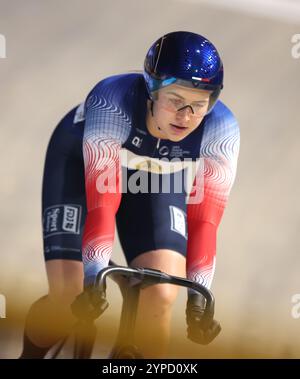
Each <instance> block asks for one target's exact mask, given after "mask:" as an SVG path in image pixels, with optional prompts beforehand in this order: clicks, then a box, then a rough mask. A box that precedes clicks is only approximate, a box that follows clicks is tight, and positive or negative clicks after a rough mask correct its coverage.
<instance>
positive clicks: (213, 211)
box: [187, 112, 239, 288]
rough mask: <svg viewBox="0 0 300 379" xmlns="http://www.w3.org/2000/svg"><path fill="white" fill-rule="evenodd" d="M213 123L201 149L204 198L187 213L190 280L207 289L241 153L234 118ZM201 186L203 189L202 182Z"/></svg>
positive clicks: (201, 182) (188, 273)
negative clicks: (220, 226)
mask: <svg viewBox="0 0 300 379" xmlns="http://www.w3.org/2000/svg"><path fill="white" fill-rule="evenodd" d="M214 123H215V125H214V128H215V132H214V130H210V133H207V134H209V135H208V137H206V136H204V137H203V143H202V148H201V151H202V154H201V155H202V157H203V159H204V194H203V195H204V197H203V200H202V201H201V202H200V203H196V204H192V203H189V204H188V209H187V219H188V248H187V249H188V250H187V276H188V278H189V279H191V280H194V281H197V282H199V283H201V284H203V285H205V286H206V287H207V288H210V286H211V283H212V279H213V275H214V268H215V257H216V239H217V228H218V226H219V224H220V222H221V219H222V215H223V212H224V209H225V207H226V204H227V201H228V197H229V193H230V190H231V188H232V185H233V182H234V179H235V174H236V166H237V158H238V152H239V128H238V125H237V122H236V120H235V118H234V116H233V115H232V114H231V113H228V112H227V114H226V117H222V118H220V119H217V120H216V121H215V122H214ZM202 167H203V166H202ZM202 170H203V169H202ZM198 174H199V175H201V172H199V173H198ZM198 183H200V184H198V185H203V180H201V179H200V180H199V181H198ZM196 185H197V181H196V180H195V182H194V186H196ZM194 189H195V187H194Z"/></svg>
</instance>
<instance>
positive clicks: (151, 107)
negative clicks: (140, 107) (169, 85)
mask: <svg viewBox="0 0 300 379" xmlns="http://www.w3.org/2000/svg"><path fill="white" fill-rule="evenodd" d="M153 104H154V103H153V100H151V105H150V110H151V115H152V117H153Z"/></svg>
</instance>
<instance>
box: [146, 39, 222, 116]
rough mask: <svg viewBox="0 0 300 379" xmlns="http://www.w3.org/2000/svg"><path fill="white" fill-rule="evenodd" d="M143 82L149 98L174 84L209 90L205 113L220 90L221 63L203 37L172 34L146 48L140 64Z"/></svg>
mask: <svg viewBox="0 0 300 379" xmlns="http://www.w3.org/2000/svg"><path fill="white" fill-rule="evenodd" d="M144 78H145V81H146V85H147V89H148V92H149V96H150V98H151V99H153V92H155V91H157V90H158V89H160V88H162V87H165V86H168V85H170V84H173V83H176V84H179V85H183V86H185V87H190V88H199V89H202V90H210V91H213V93H212V94H211V96H210V104H209V109H211V107H212V106H213V104H214V103H215V102H216V100H217V98H218V96H219V94H220V91H221V89H222V88H223V63H222V60H221V58H220V56H219V54H218V52H217V49H216V48H215V47H214V45H213V44H212V43H211V42H210V41H209V40H208V39H206V38H205V37H203V36H201V35H199V34H195V33H190V32H172V33H168V34H165V35H164V36H163V37H161V38H159V39H158V40H157V41H155V42H154V44H153V45H152V46H151V47H150V49H149V51H148V53H147V55H146V58H145V63H144Z"/></svg>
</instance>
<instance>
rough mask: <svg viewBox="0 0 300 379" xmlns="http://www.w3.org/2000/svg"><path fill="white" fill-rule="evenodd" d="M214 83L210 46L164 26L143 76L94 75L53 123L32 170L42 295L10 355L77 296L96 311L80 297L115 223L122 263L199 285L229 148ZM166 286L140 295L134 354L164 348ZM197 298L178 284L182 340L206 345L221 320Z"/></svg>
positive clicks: (41, 352) (224, 188) (211, 248)
mask: <svg viewBox="0 0 300 379" xmlns="http://www.w3.org/2000/svg"><path fill="white" fill-rule="evenodd" d="M222 87H223V64H222V60H221V58H220V56H219V54H218V52H217V50H216V48H215V47H214V45H213V44H212V43H211V42H210V41H209V40H208V39H206V38H205V37H203V36H201V35H199V34H195V33H191V32H185V31H178V32H172V33H168V34H166V35H164V36H162V37H161V38H159V39H158V40H157V41H155V42H154V43H153V45H152V46H151V47H150V49H149V51H148V53H147V55H146V58H145V63H144V72H143V74H141V73H127V74H122V75H116V76H112V77H108V78H106V79H104V80H101V81H100V82H99V83H98V84H97V85H96V86H95V87H94V88H93V89H92V90H91V92H90V93H89V94H88V96H87V98H86V100H85V102H84V103H83V104H81V105H79V106H77V107H75V108H74V109H73V110H71V111H70V112H69V113H68V114H67V115H66V116H65V117H64V118H63V119H62V120H61V121H60V123H59V125H58V126H57V127H56V129H55V130H54V133H53V135H52V137H51V139H50V142H49V146H48V150H47V155H46V161H45V169H44V178H43V200H42V205H43V232H44V255H45V260H46V270H47V275H48V281H49V294H48V295H47V296H44V297H43V298H41V299H39V300H38V301H36V302H35V303H34V304H33V305H32V307H31V309H30V311H29V314H28V316H27V320H26V326H25V333H24V349H23V353H22V355H21V358H42V357H44V356H45V354H46V352H47V351H48V350H49V349H50V347H51V346H53V344H54V343H56V342H57V341H58V339H59V338H61V337H62V336H63V335H64V334H65V333H66V332H67V330H68V328H69V327H70V326H71V325H72V324H73V322H74V320H73V314H72V312H71V309H70V305H71V304H72V303H73V301H74V299H75V298H76V297H77V302H79V303H80V302H83V303H84V301H83V299H85V300H87V301H88V302H89V303H92V307H93V308H95V309H96V308H98V310H99V313H101V312H102V311H103V309H105V307H106V306H107V304H106V300H105V299H104V298H101V299H100V300H99V301H98V303H97V304H96V303H95V302H94V301H93V300H92V298H93V297H92V296H91V294H93V284H94V280H95V276H96V274H97V273H98V272H99V271H100V270H101V269H102V268H104V267H106V266H107V265H108V263H109V259H110V257H111V253H112V245H113V241H114V226H115V221H116V223H117V228H118V233H119V238H120V242H121V245H122V249H123V251H124V254H125V257H126V260H127V263H128V265H130V266H132V267H138V266H141V267H149V268H154V269H159V270H162V271H164V272H167V273H168V274H171V275H176V276H187V277H188V278H189V279H191V280H194V281H197V282H200V283H202V284H204V285H205V286H207V287H210V285H211V282H212V278H213V273H214V268H215V256H216V237H217V228H218V225H219V223H220V221H221V218H222V215H223V212H224V208H225V206H226V203H227V200H228V196H229V193H230V189H231V187H232V185H233V182H234V178H235V173H236V166H237V158H238V151H239V128H238V125H237V121H236V119H235V117H234V116H233V114H232V113H231V111H230V110H229V109H228V108H227V107H226V106H225V105H224V104H223V103H222V102H221V101H220V100H219V99H218V98H219V95H220V92H221V89H222ZM195 165H196V166H195ZM195 167H196V170H195ZM190 174H192V179H193V181H192V186H191V185H190V186H188V185H186V183H187V181H188V180H187V176H188V175H190ZM166 183H169V184H168V186H167V187H168V190H165V188H166V186H165V185H166ZM178 184H181V185H182V187H181V190H178ZM153 187H155V188H156V190H153ZM177 292H178V289H177V288H176V287H175V286H172V285H168V284H163V285H162V284H161V285H153V286H151V287H148V288H146V289H144V290H142V292H141V297H140V302H139V309H138V316H137V327H136V339H137V345H138V346H139V347H140V349H141V351H142V353H143V355H144V356H145V357H152V358H155V357H163V356H164V354H165V353H166V349H167V344H168V339H169V329H170V318H171V309H172V305H173V303H174V301H175V299H176V296H177ZM79 294H81V295H80V296H78V295H79ZM75 304H76V302H75ZM203 307H204V301H203V298H202V297H201V296H199V295H196V294H195V293H193V291H189V292H188V299H187V307H186V320H187V326H188V337H189V338H190V339H191V340H193V341H195V342H198V343H204V344H206V343H209V342H210V341H211V340H213V339H214V337H215V336H216V335H217V334H218V333H219V331H220V327H219V324H218V323H217V322H216V321H214V320H210V322H209V325H203V323H202V322H201V315H202V312H203ZM73 312H74V313H75V314H76V311H75V307H74V309H73ZM77 316H78V315H77Z"/></svg>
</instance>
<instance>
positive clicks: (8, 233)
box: [0, 0, 300, 358]
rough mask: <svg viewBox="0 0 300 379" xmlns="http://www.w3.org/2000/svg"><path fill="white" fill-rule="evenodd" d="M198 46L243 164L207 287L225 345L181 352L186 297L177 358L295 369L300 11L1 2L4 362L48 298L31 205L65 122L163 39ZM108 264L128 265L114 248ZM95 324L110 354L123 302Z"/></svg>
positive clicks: (133, 1) (282, 6) (236, 5)
mask: <svg viewBox="0 0 300 379" xmlns="http://www.w3.org/2000/svg"><path fill="white" fill-rule="evenodd" d="M174 30H189V31H193V32H196V33H200V34H203V35H205V36H207V37H208V38H209V39H210V40H211V41H212V42H214V43H215V45H216V46H217V47H218V49H219V51H220V53H221V55H222V57H223V61H224V65H225V87H224V91H223V93H222V100H223V101H224V102H225V103H226V104H227V105H228V106H229V107H230V108H231V109H232V111H233V112H234V113H235V115H236V117H237V119H238V120H239V123H240V128H241V150H240V159H239V165H238V173H237V178H236V182H235V186H234V188H233V190H232V193H231V198H230V202H229V205H228V208H227V210H226V212H225V215H224V218H223V221H222V224H221V226H220V229H219V237H218V254H217V268H216V273H215V279H214V282H213V288H212V289H213V291H214V294H215V297H216V301H217V302H216V318H217V319H218V320H220V321H221V323H222V326H223V331H222V334H221V335H220V336H219V337H218V339H217V340H216V341H215V342H214V343H213V344H211V345H210V346H208V347H199V346H197V345H195V344H193V343H192V342H189V341H187V340H186V338H185V321H184V310H185V292H184V291H182V292H181V294H180V297H179V299H178V301H177V303H176V305H175V312H174V318H173V324H172V331H173V333H172V340H171V348H170V356H172V357H191V358H197V357H204V356H208V357H273V358H277V357H292V358H295V357H297V358H300V342H299V333H300V318H298V319H297V318H293V317H292V314H291V310H292V306H293V303H292V296H293V295H294V294H297V293H300V279H299V278H300V275H299V272H300V250H299V224H300V202H299V185H300V179H299V172H298V169H299V168H297V167H298V166H299V161H300V159H299V158H300V143H299V136H300V107H299V105H300V96H299V90H300V59H296V57H293V56H292V52H291V51H292V47H293V44H292V41H291V39H292V36H293V35H295V34H299V33H300V2H299V1H297V0H294V1H293V0H289V1H279V0H277V1H276V0H264V1H258V0H255V1H251V0H228V1H226V0H223V1H222V0H220V1H217V0H209V1H201V0H198V1H197V0H182V1H179V0H178V1H177V0H164V1H161V0H152V1H151V2H149V1H146V0H127V1H122V0H112V1H110V2H107V1H104V0H86V1H83V0H72V1H71V0H66V1H64V2H61V1H58V0H52V1H46V0H44V1H37V0H27V1H26V2H25V1H21V0H13V1H8V0H0V34H2V35H4V36H5V38H6V49H7V50H6V58H5V59H0V109H1V111H0V125H1V138H0V157H1V158H0V169H1V187H0V188H1V197H0V201H1V214H0V236H1V239H0V241H1V252H0V257H1V263H0V294H3V295H5V296H6V302H7V304H6V318H2V319H0V358H4V357H7V358H14V357H16V356H17V355H18V354H19V353H20V350H21V335H22V326H23V321H24V315H25V312H26V311H27V309H28V307H29V306H30V304H31V302H33V301H34V300H35V299H36V298H37V297H39V296H42V295H44V294H45V292H46V291H47V281H46V273H45V268H44V261H43V255H42V237H41V217H40V210H41V206H40V197H41V181H42V171H43V164H44V156H45V151H46V147H47V143H48V140H49V137H50V135H51V133H52V131H53V129H54V127H55V125H56V124H57V122H58V121H59V120H60V118H61V117H63V115H64V114H65V113H66V112H67V111H68V110H69V109H71V107H73V106H74V105H75V104H77V103H79V102H81V101H82V100H83V99H84V98H85V97H86V95H87V93H88V92H89V91H90V89H91V88H92V87H93V86H94V85H95V84H96V83H97V82H98V81H99V80H100V79H102V78H104V77H106V76H109V75H112V74H117V73H122V72H126V71H128V70H134V69H141V68H142V65H143V60H144V56H145V53H146V51H147V49H148V47H149V46H150V45H151V43H152V42H153V41H154V40H155V39H157V38H158V37H159V36H161V35H162V34H164V33H167V32H170V31H174ZM114 258H115V260H116V261H118V262H119V263H120V264H124V263H125V260H124V258H123V256H122V252H121V250H120V247H119V244H118V241H116V244H115V249H114ZM108 294H109V296H110V303H111V306H110V308H109V309H108V310H107V312H106V313H105V314H104V315H103V318H102V319H101V320H99V329H100V330H102V331H101V332H100V335H99V340H100V339H101V338H103V341H105V343H104V345H105V346H104V348H103V347H98V349H99V351H100V350H101V349H102V350H103V351H102V352H104V353H105V349H106V348H108V346H109V344H110V343H111V344H112V342H111V341H112V338H113V337H114V336H115V333H116V328H117V324H118V317H119V308H120V300H121V298H120V295H119V293H118V292H117V290H116V288H115V287H114V286H111V288H110V289H109V290H108Z"/></svg>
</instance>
